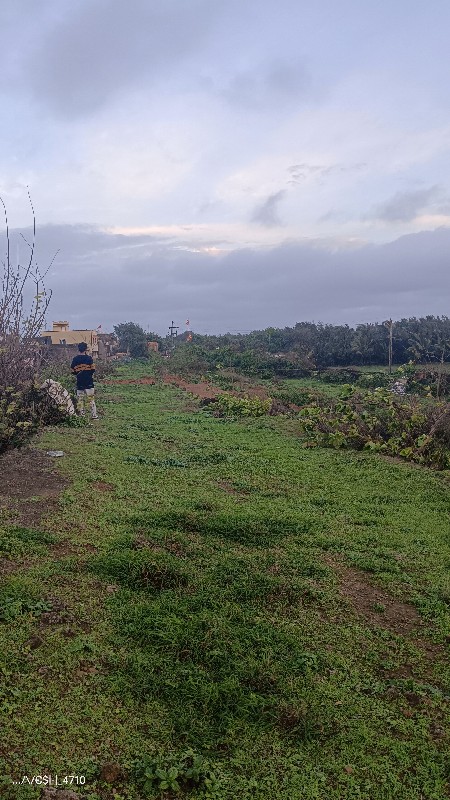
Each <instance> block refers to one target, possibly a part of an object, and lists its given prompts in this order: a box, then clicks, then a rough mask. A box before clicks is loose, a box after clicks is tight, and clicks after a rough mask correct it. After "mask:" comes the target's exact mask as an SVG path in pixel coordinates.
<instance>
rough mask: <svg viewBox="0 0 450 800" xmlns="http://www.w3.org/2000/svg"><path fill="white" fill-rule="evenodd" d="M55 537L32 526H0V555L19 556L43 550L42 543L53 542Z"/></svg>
mask: <svg viewBox="0 0 450 800" xmlns="http://www.w3.org/2000/svg"><path fill="white" fill-rule="evenodd" d="M55 541H56V537H55V536H53V535H52V534H50V533H46V532H45V531H40V530H34V529H33V528H22V527H18V526H16V525H13V526H11V527H4V526H0V555H5V556H10V557H11V556H19V555H25V554H26V553H41V552H45V547H43V545H46V544H53V543H54V542H55Z"/></svg>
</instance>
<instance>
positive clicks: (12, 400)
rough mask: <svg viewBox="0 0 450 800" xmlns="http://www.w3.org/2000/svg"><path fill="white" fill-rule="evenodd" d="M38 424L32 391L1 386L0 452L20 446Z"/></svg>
mask: <svg viewBox="0 0 450 800" xmlns="http://www.w3.org/2000/svg"><path fill="white" fill-rule="evenodd" d="M37 425H38V418H37V414H36V412H35V407H34V403H33V397H32V392H31V390H29V389H23V390H21V389H16V388H15V387H13V386H5V387H0V452H2V451H3V450H7V449H8V448H10V447H20V445H22V444H23V443H24V442H25V441H26V440H27V439H28V438H29V437H30V436H31V434H32V433H34V431H35V430H36V428H37Z"/></svg>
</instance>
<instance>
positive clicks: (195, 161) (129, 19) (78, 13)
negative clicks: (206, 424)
mask: <svg viewBox="0 0 450 800" xmlns="http://www.w3.org/2000/svg"><path fill="white" fill-rule="evenodd" d="M0 29H1V31H2V46H1V48H0V92H1V103H2V106H1V109H2V115H1V116H2V125H1V127H0V195H1V197H2V198H3V200H4V202H5V204H6V206H7V209H8V215H9V222H10V225H11V226H12V227H13V228H15V229H20V228H22V229H23V228H25V227H27V226H28V225H29V224H30V209H29V207H28V205H27V189H26V187H27V186H29V188H30V192H31V195H32V199H33V202H34V205H35V209H36V217H37V226H38V259H39V262H40V263H41V264H42V265H44V264H45V263H46V262H47V260H48V259H49V258H50V257H51V255H52V254H53V252H54V251H56V250H59V253H58V255H57V258H56V261H55V264H54V267H53V268H52V269H51V270H50V273H49V275H48V284H49V286H50V288H53V292H54V294H53V300H52V305H51V310H50V313H49V322H51V320H52V319H62V318H64V319H68V320H69V321H70V322H71V324H72V326H73V327H82V328H90V327H96V326H97V325H99V324H102V326H103V329H104V330H107V329H110V328H111V326H112V325H113V324H117V323H118V322H124V321H129V320H132V321H136V322H140V323H141V324H142V325H143V326H144V327H147V326H148V327H149V328H150V329H151V330H156V331H157V332H159V333H166V331H167V327H168V325H169V324H170V321H171V320H172V319H174V320H175V322H176V324H179V325H180V326H181V329H183V328H184V327H185V324H184V323H185V320H186V319H189V320H190V327H191V328H192V329H194V330H196V331H199V332H225V331H227V330H242V331H246V330H251V329H253V328H260V327H267V326H269V325H276V326H284V325H292V324H294V323H295V322H297V321H300V320H316V321H319V320H321V321H323V322H349V323H350V324H355V323H358V322H363V321H376V320H382V319H385V318H387V317H390V316H392V317H394V318H399V317H402V316H409V315H425V314H446V313H448V305H447V298H448V290H449V289H450V279H449V270H448V253H449V252H450V248H449V245H450V177H449V176H450V173H449V162H450V111H449V109H450V83H449V81H448V80H447V77H448V72H449V66H450V64H449V61H450V57H449V50H448V31H449V29H450V5H449V4H448V0H430V1H429V2H428V3H423V2H422V1H421V2H418V0H389V1H388V0H363V1H362V0H304V1H302V0H128V1H127V2H126V3H125V2H123V0H77V2H74V0H40V1H39V2H36V1H35V0H2V2H1V5H0ZM2 241H3V240H2ZM14 241H15V242H17V244H15V245H14V246H13V248H12V252H13V254H14V256H15V257H17V256H18V257H19V259H23V258H24V257H25V252H24V248H25V250H26V246H25V245H24V243H23V241H22V240H21V239H19V237H18V236H15V237H14Z"/></svg>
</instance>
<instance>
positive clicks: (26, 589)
mask: <svg viewBox="0 0 450 800" xmlns="http://www.w3.org/2000/svg"><path fill="white" fill-rule="evenodd" d="M50 609H51V605H50V604H49V603H47V602H46V601H45V600H43V599H42V598H41V596H40V593H39V591H38V590H37V589H36V586H35V584H34V583H33V582H32V581H30V580H27V579H26V578H18V577H15V576H12V577H9V578H7V579H6V580H4V581H3V583H2V584H1V586H0V622H11V620H14V619H16V617H20V616H22V615H23V614H31V615H33V616H38V615H39V614H42V613H43V612H44V611H50Z"/></svg>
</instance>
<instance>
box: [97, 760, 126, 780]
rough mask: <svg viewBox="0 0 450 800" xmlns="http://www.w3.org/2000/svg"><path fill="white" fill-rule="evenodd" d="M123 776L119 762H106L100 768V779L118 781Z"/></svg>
mask: <svg viewBox="0 0 450 800" xmlns="http://www.w3.org/2000/svg"><path fill="white" fill-rule="evenodd" d="M122 778H123V772H122V770H121V768H120V767H119V765H118V764H105V765H104V766H103V767H102V768H101V770H100V780H101V781H105V783H118V781H120V780H121V779H122Z"/></svg>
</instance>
